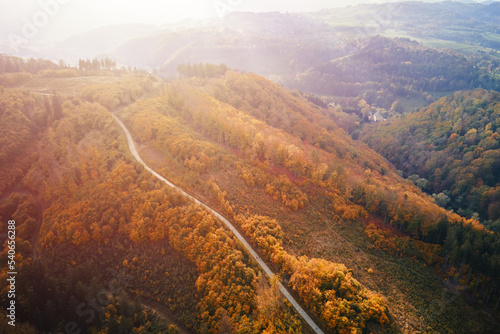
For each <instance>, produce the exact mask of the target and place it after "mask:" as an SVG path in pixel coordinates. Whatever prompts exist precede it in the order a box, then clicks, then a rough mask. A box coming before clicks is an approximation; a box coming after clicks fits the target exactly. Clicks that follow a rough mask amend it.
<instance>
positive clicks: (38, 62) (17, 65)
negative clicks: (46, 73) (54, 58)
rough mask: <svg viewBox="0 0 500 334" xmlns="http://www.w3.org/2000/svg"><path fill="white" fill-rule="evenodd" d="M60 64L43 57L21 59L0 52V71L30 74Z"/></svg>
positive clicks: (50, 68)
mask: <svg viewBox="0 0 500 334" xmlns="http://www.w3.org/2000/svg"><path fill="white" fill-rule="evenodd" d="M60 68H61V64H55V63H53V62H51V61H49V60H44V59H34V58H29V59H23V58H19V57H13V56H7V55H3V54H0V73H21V72H26V73H30V74H32V75H35V74H38V73H39V72H40V71H43V70H57V69H60Z"/></svg>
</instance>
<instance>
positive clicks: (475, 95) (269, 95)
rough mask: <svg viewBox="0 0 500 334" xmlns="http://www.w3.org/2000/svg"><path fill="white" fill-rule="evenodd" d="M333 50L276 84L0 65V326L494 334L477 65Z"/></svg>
mask: <svg viewBox="0 0 500 334" xmlns="http://www.w3.org/2000/svg"><path fill="white" fill-rule="evenodd" d="M320 14H321V15H326V12H320ZM320 14H317V15H320ZM255 15H257V14H255ZM263 15H264V14H263ZM269 15H271V14H269ZM272 15H277V14H272ZM254 19H256V18H255V17H252V19H251V20H250V22H253V21H252V20H254ZM261 19H262V20H265V19H266V18H265V15H264V16H263V17H262V18H261ZM284 20H285V19H284ZM287 20H288V19H287ZM303 20H306V19H305V18H304V19H303ZM301 22H302V21H301ZM305 22H306V23H307V22H309V21H307V20H306V21H305ZM239 24H241V27H243V23H242V22H240V23H239ZM241 27H240V28H241ZM312 27H313V28H314V29H320V28H319V27H320V24H319V23H318V26H315V25H314V26H312ZM228 29H229V28H228ZM241 29H243V30H244V29H247V28H241ZM321 29H323V28H321ZM335 29H339V28H338V27H336V28H335ZM346 29H347V28H346ZM235 31H236V30H235ZM321 31H322V30H321ZM197 33H200V34H202V33H203V34H204V33H206V31H203V32H196V31H194V30H188V32H186V34H188V35H189V36H191V34H197ZM217 33H218V32H213V36H216V34H217ZM232 33H235V32H234V31H233V30H230V32H229V34H232ZM179 34H180V33H179ZM464 34H465V33H464ZM189 36H188V37H186V38H188V39H189V38H190V37H189ZM213 36H212V37H213ZM307 36H310V35H307ZM254 37H255V36H254ZM154 38H158V36H155V37H154ZM255 38H257V37H255ZM262 38H263V39H266V38H268V37H262ZM269 38H271V37H269ZM308 38H309V37H308ZM329 38H333V37H329ZM335 38H338V36H337V37H335ZM167 40H168V39H167ZM136 42H137V41H136ZM142 42H144V41H142ZM266 43H269V41H267V42H266ZM287 43H291V42H290V40H288V39H284V40H283V44H281V45H280V47H283V48H284V49H286V48H290V47H292V44H287ZM301 43H303V44H301V47H302V49H301V50H302V51H301V52H304V53H306V50H313V51H314V50H316V51H317V50H318V49H317V48H316V49H315V48H311V49H308V48H309V47H311V45H312V44H308V43H312V42H311V41H310V40H307V39H306V38H305V37H304V40H303V41H302V42H301ZM347 44H349V52H350V53H351V54H349V55H346V54H341V53H342V52H346V51H339V50H344V49H343V48H346V47H347V46H346V45H347ZM483 44H484V43H483ZM266 45H267V44H266ZM332 45H333V44H332ZM485 45H486V46H487V47H492V48H494V47H496V46H495V45H492V44H488V43H487V44H485ZM226 46H227V45H226ZM316 46H317V45H316ZM486 46H481V47H486ZM478 47H479V46H478ZM332 50H333V51H332ZM332 50H323V51H324V52H325V53H324V54H321V55H322V56H321V57H323V56H324V57H326V58H328V57H327V56H325V55H326V54H330V55H331V54H337V56H338V57H337V58H335V59H334V60H331V61H328V62H326V61H323V60H324V59H323V60H321V62H317V63H315V64H312V63H311V64H307V69H306V70H304V69H302V70H300V73H299V72H297V73H296V74H295V75H294V76H292V75H290V77H288V78H284V77H283V78H281V80H273V79H275V78H274V77H272V76H271V77H269V76H267V77H266V75H264V74H262V73H260V74H256V73H253V72H251V71H245V69H244V68H237V67H236V66H233V65H231V66H229V65H228V64H226V63H223V62H212V60H213V59H211V58H210V57H208V58H209V59H208V60H207V61H206V62H205V61H203V62H193V61H191V58H190V57H185V61H183V62H180V61H179V62H178V64H177V66H176V67H175V72H176V74H175V75H173V76H168V75H165V73H161V68H160V69H159V70H158V71H157V70H154V71H150V70H148V68H141V66H138V67H137V68H134V67H131V66H122V64H121V63H120V61H121V60H120V58H117V59H115V58H113V57H107V56H106V57H96V58H88V59H87V58H85V59H79V60H78V61H77V62H75V64H73V65H71V64H66V63H65V62H64V61H60V62H59V63H57V62H53V61H49V60H44V59H37V58H33V57H29V58H28V57H15V56H10V55H6V54H3V55H2V54H0V166H1V170H0V222H1V224H0V237H1V239H0V241H1V242H2V252H1V254H0V263H1V266H0V269H1V271H0V304H1V305H2V311H1V312H0V332H1V333H103V334H104V333H169V334H173V333H183V334H184V333H241V334H250V333H296V334H298V333H359V334H363V333H496V332H498V324H499V321H500V234H499V233H500V136H499V134H498V131H499V129H500V93H499V91H500V77H499V76H498V74H497V73H498V68H499V66H500V63H499V60H498V57H496V56H494V55H487V54H484V53H477V54H474V55H471V54H467V55H464V54H463V53H461V51H456V50H450V49H445V50H443V49H440V48H432V47H430V46H427V45H425V43H421V42H417V41H413V40H411V39H410V38H406V37H405V38H401V37H397V38H393V37H388V36H368V37H365V38H359V36H352V35H349V38H348V39H347V40H341V39H339V42H338V43H337V44H335V45H334V46H332ZM311 52H312V51H311ZM319 54H320V53H317V52H316V53H315V55H316V56H318V55H319ZM283 57H284V58H286V57H287V56H286V55H283ZM297 57H298V58H297V59H296V60H295V61H294V62H292V61H290V63H289V65H290V66H292V65H293V66H295V69H296V70H297V71H299V68H301V67H303V68H305V67H306V65H305V60H304V59H306V58H300V57H299V56H297ZM318 57H319V56H318ZM174 58H175V57H174ZM326 58H325V59H326ZM165 64H167V62H165ZM165 66H166V65H165ZM169 66H171V65H169ZM255 72H258V71H255ZM376 115H381V117H383V120H382V121H380V119H378V121H377V116H376ZM117 119H118V120H120V121H121V122H122V123H123V126H124V127H125V131H124V129H123V128H122V127H121V125H120V123H119V122H118V121H117ZM128 133H130V135H131V137H132V141H133V145H134V147H135V148H136V149H137V151H138V154H139V155H140V158H141V159H142V161H143V162H144V163H145V164H146V165H147V166H148V168H145V166H144V165H143V164H142V163H141V162H140V161H138V160H137V158H136V157H135V156H134V155H133V153H132V152H131V146H130V143H129V140H130V138H128V137H127V134H128ZM161 178H164V179H166V180H168V182H171V184H173V185H175V187H172V186H171V185H170V184H167V183H166V182H163V181H162V179H161ZM185 194H188V196H186V195H185ZM195 199H196V200H195ZM198 201H199V202H198ZM200 202H201V203H203V205H200ZM212 210H213V211H212ZM214 212H217V214H214ZM221 216H222V217H224V218H225V219H227V221H228V223H229V224H231V225H232V226H234V228H235V229H236V230H237V231H238V232H239V234H241V235H242V237H243V238H244V239H245V240H246V242H247V243H248V244H249V245H250V247H251V250H250V249H249V247H247V246H246V245H245V244H244V243H242V242H241V240H239V239H238V236H237V235H236V234H235V232H234V231H232V230H231V229H230V228H229V227H228V225H227V224H226V223H225V222H224V221H223V220H222V219H221V218H220V217H221ZM14 223H15V229H14V227H13V226H14V225H13V224H14ZM9 231H15V233H14V234H13V233H12V232H9ZM11 236H12V237H11ZM13 240H15V243H14V242H11V241H13ZM13 245H15V247H13ZM253 252H255V253H256V255H255V254H254V253H253ZM261 261H262V262H264V263H265V264H266V265H267V266H268V267H269V268H270V270H271V271H272V272H273V273H274V275H271V276H270V275H268V274H266V270H265V269H264V268H263V266H262V265H261V263H260V262H261ZM7 264H9V266H12V267H9V266H8V265H7ZM13 272H15V274H13ZM13 276H14V277H15V283H13V282H14V281H13V280H12V277H13ZM282 287H284V289H286V291H288V292H289V293H290V295H291V297H290V298H288V297H286V296H285V295H284V294H283V291H282ZM13 289H15V291H14V290H13ZM12 293H14V294H15V297H13V296H11V294H12ZM291 298H292V299H293V300H296V301H297V303H298V304H299V305H300V307H301V308H302V309H304V310H305V312H306V313H307V314H308V316H309V317H310V319H311V322H310V321H308V320H305V318H304V316H303V315H301V313H300V311H298V308H297V306H295V305H294V303H293V302H291ZM12 301H15V313H14V314H15V317H14V318H15V326H12V325H11V324H9V322H12V321H14V320H13V318H12V312H10V309H9V307H10V305H12ZM311 323H313V324H314V326H317V327H318V328H317V329H316V328H315V327H314V326H312V325H311Z"/></svg>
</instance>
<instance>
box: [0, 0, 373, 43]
mask: <svg viewBox="0 0 500 334" xmlns="http://www.w3.org/2000/svg"><path fill="white" fill-rule="evenodd" d="M361 2H365V3H366V2H380V1H377V0H355V1H348V0H333V1H332V0H330V1H327V0H176V1H174V0H142V1H138V0H31V1H27V0H0V37H3V38H4V39H5V38H6V34H10V35H12V34H15V35H19V36H21V37H27V36H28V37H31V35H37V38H49V39H54V38H56V39H60V38H63V37H67V36H69V35H71V34H74V33H78V32H83V31H88V30H91V29H94V28H97V27H100V26H104V25H110V24H120V23H148V24H155V25H160V24H163V23H169V22H175V21H179V20H182V19H184V18H194V19H199V18H206V17H218V16H221V15H223V14H225V13H227V12H230V11H255V12H262V11H289V12H299V11H315V10H320V9H322V8H332V7H343V6H347V5H349V4H355V3H361Z"/></svg>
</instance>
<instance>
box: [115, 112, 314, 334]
mask: <svg viewBox="0 0 500 334" xmlns="http://www.w3.org/2000/svg"><path fill="white" fill-rule="evenodd" d="M113 117H114V118H115V119H116V121H117V122H118V124H120V126H121V127H122V129H123V131H125V134H126V135H127V141H128V146H129V148H130V152H132V155H133V156H134V158H135V159H136V160H137V161H139V162H140V163H141V164H142V165H143V166H144V168H146V170H147V171H148V172H150V173H151V174H153V175H154V176H156V177H157V178H158V179H160V180H161V181H163V182H165V183H166V184H167V185H169V186H170V187H172V188H175V189H177V190H178V191H180V192H181V193H182V194H183V195H184V196H186V197H188V198H191V199H192V200H193V201H195V202H196V203H197V204H199V205H201V206H202V207H204V208H206V209H207V210H208V211H210V212H212V213H213V214H214V215H215V216H216V217H217V218H219V219H220V221H222V222H223V223H224V224H225V225H226V226H227V227H228V228H229V229H230V230H231V231H232V232H233V233H234V235H235V236H236V238H238V240H239V241H240V242H241V243H242V244H243V246H245V248H246V249H247V250H248V252H249V253H250V254H251V255H252V256H253V258H254V259H255V261H257V263H258V264H259V265H260V266H261V268H262V270H264V272H265V273H266V274H267V276H269V277H273V276H274V273H273V272H272V271H271V269H269V267H268V266H267V265H266V263H265V262H264V261H262V259H261V258H260V257H259V256H258V255H257V253H256V252H255V251H254V250H253V248H252V246H250V244H249V243H248V242H247V241H246V240H245V238H244V237H243V236H242V235H241V233H240V232H239V231H238V230H237V229H236V228H235V227H234V226H233V224H231V223H230V222H229V220H227V219H226V218H224V217H223V216H222V215H221V214H220V213H218V212H217V211H215V210H214V209H212V208H211V207H209V206H208V205H206V204H205V203H202V202H200V201H199V200H197V199H196V198H194V197H193V196H191V195H189V194H188V193H186V192H185V191H184V190H182V189H181V188H179V187H177V186H176V185H174V184H173V183H172V182H170V181H168V180H167V179H165V178H164V177H163V176H161V175H160V174H158V173H157V172H155V171H154V170H153V169H152V168H151V167H149V166H148V165H146V163H145V162H144V161H143V160H142V159H141V157H140V156H139V153H138V152H137V149H136V147H135V144H134V140H133V139H132V136H131V135H130V132H129V131H128V130H127V128H126V127H125V125H124V124H123V123H122V121H120V119H118V117H116V116H115V115H113ZM278 284H279V288H280V291H281V292H282V293H283V295H285V297H286V299H288V301H289V302H290V303H291V304H292V305H293V307H294V308H295V309H296V310H297V312H298V313H299V314H300V315H301V316H302V318H303V319H304V320H305V321H306V322H307V323H308V324H309V325H310V326H311V328H312V329H313V330H314V331H315V332H316V333H318V334H324V333H323V331H322V330H321V329H320V328H319V327H318V325H316V323H315V322H314V321H313V320H312V319H311V317H310V316H309V315H308V314H307V313H306V312H305V311H304V309H303V308H302V307H301V306H300V305H299V303H297V301H296V300H295V299H294V298H293V297H292V295H291V294H290V293H289V292H288V291H287V290H286V289H285V287H284V286H283V285H282V284H281V283H279V282H278Z"/></svg>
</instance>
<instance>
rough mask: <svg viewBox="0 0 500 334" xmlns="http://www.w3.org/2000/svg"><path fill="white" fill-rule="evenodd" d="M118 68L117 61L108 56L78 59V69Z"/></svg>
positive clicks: (110, 69) (109, 69)
mask: <svg viewBox="0 0 500 334" xmlns="http://www.w3.org/2000/svg"><path fill="white" fill-rule="evenodd" d="M114 69H116V61H115V60H113V59H111V58H109V57H106V58H103V59H101V60H99V59H97V58H94V59H92V60H90V59H79V60H78V70H80V71H100V70H107V71H112V70H114Z"/></svg>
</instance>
